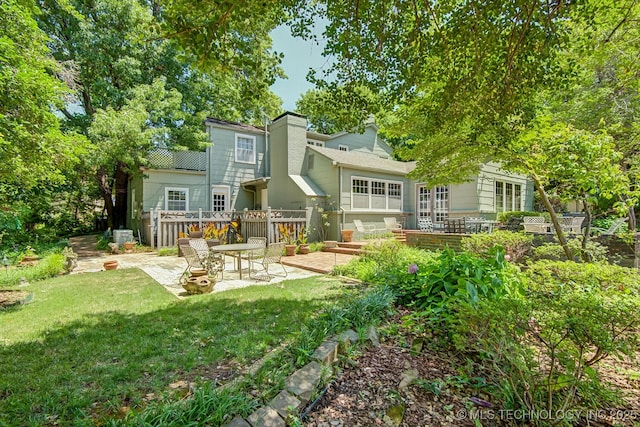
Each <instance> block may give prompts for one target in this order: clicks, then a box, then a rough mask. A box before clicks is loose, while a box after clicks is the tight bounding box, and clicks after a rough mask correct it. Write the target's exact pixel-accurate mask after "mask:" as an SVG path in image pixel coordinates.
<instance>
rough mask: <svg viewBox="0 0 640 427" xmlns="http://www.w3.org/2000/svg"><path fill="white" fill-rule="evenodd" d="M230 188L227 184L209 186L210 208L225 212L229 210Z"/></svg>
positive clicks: (214, 210)
mask: <svg viewBox="0 0 640 427" xmlns="http://www.w3.org/2000/svg"><path fill="white" fill-rule="evenodd" d="M230 194H231V189H230V188H229V186H228V185H213V186H212V187H211V210H212V211H213V212H225V211H228V210H229V200H230V198H231V197H230Z"/></svg>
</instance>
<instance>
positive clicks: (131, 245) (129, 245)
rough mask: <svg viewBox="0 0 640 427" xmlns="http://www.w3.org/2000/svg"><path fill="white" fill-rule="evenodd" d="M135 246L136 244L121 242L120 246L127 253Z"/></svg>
mask: <svg viewBox="0 0 640 427" xmlns="http://www.w3.org/2000/svg"><path fill="white" fill-rule="evenodd" d="M135 245H136V242H123V243H122V246H124V250H125V251H126V252H128V253H130V252H133V247H134V246H135Z"/></svg>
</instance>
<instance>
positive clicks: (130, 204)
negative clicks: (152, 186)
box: [127, 176, 144, 230]
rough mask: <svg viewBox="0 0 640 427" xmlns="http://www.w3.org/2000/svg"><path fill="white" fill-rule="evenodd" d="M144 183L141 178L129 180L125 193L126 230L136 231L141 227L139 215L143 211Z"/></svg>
mask: <svg viewBox="0 0 640 427" xmlns="http://www.w3.org/2000/svg"><path fill="white" fill-rule="evenodd" d="M143 192H144V181H143V178H142V177H141V176H139V177H136V178H133V179H131V180H129V189H128V191H127V198H128V200H127V228H129V229H132V230H138V229H140V228H141V227H142V220H141V217H140V215H141V214H142V211H143V210H144V209H143V203H142V199H143V194H144V193H143Z"/></svg>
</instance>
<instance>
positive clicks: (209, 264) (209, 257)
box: [181, 239, 224, 279]
mask: <svg viewBox="0 0 640 427" xmlns="http://www.w3.org/2000/svg"><path fill="white" fill-rule="evenodd" d="M189 246H190V247H191V248H192V249H193V250H195V251H196V253H197V255H198V257H199V258H200V263H201V264H202V266H203V267H204V268H205V269H206V270H209V272H213V271H215V272H216V273H220V278H221V279H224V255H222V254H220V253H214V252H211V251H210V250H209V244H208V243H207V241H206V240H205V239H189ZM181 247H182V246H181Z"/></svg>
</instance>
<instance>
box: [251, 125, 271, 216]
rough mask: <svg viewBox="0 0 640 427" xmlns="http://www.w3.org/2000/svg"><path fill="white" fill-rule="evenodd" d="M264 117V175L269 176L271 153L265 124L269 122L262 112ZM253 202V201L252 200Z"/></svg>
mask: <svg viewBox="0 0 640 427" xmlns="http://www.w3.org/2000/svg"><path fill="white" fill-rule="evenodd" d="M263 117H264V157H265V160H264V176H271V171H270V169H271V153H270V152H269V130H268V129H267V126H268V125H269V124H270V123H271V120H269V117H268V116H267V115H266V114H263ZM254 204H255V202H254Z"/></svg>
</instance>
